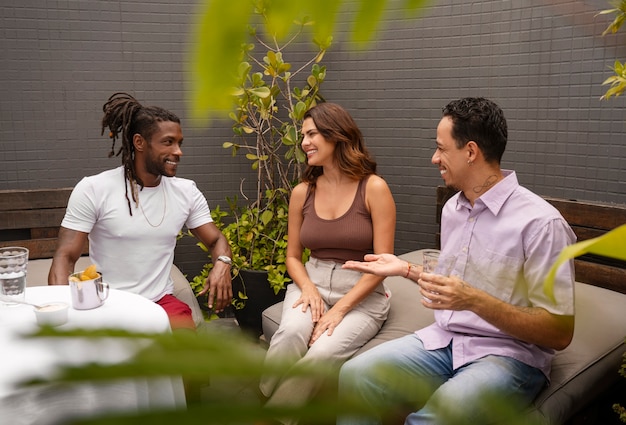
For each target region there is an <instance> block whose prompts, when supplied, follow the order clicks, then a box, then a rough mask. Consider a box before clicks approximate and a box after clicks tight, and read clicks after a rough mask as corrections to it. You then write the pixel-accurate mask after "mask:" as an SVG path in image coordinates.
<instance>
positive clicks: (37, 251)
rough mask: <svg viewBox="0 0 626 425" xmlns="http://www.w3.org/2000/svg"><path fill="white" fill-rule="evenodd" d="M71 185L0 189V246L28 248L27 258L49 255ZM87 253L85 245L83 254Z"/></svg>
mask: <svg viewBox="0 0 626 425" xmlns="http://www.w3.org/2000/svg"><path fill="white" fill-rule="evenodd" d="M71 193H72V188H62V189H39V190H1V191H0V247H4V246H22V247H24V248H28V250H29V259H39V258H52V256H53V255H54V251H55V250H56V247H57V236H58V235H59V226H60V224H61V221H62V220H63V216H64V215H65V207H66V206H67V201H68V199H69V198H70V194H71ZM88 253H89V246H87V245H86V246H85V248H84V250H83V254H88Z"/></svg>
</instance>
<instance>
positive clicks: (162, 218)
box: [135, 182, 167, 228]
mask: <svg viewBox="0 0 626 425" xmlns="http://www.w3.org/2000/svg"><path fill="white" fill-rule="evenodd" d="M135 184H136V183H135ZM163 185H164V183H163V182H160V183H159V186H161V193H163V216H162V217H161V221H159V223H158V224H152V223H151V222H150V219H149V218H148V216H147V215H146V213H145V211H144V210H143V207H142V206H141V200H139V193H138V194H137V204H139V209H140V210H141V214H143V218H145V219H146V221H147V222H148V224H149V225H150V226H151V227H154V228H157V227H159V226H160V225H161V224H163V220H165V213H166V212H167V196H165V187H163Z"/></svg>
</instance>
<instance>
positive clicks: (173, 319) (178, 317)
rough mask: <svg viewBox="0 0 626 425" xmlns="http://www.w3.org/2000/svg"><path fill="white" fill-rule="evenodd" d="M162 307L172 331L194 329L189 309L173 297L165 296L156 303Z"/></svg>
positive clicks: (194, 325)
mask: <svg viewBox="0 0 626 425" xmlns="http://www.w3.org/2000/svg"><path fill="white" fill-rule="evenodd" d="M156 303H157V304H158V305H160V306H161V307H163V310H165V312H166V313H167V317H169V319H170V326H171V327H172V330H174V329H194V330H195V329H196V324H195V322H194V321H193V317H192V315H191V308H189V306H188V305H187V304H185V303H184V302H182V301H181V300H179V299H178V298H176V297H175V296H174V295H170V294H168V295H165V296H164V297H163V298H161V299H160V300H158V301H157V302H156Z"/></svg>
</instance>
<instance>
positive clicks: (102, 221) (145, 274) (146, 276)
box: [61, 167, 212, 301]
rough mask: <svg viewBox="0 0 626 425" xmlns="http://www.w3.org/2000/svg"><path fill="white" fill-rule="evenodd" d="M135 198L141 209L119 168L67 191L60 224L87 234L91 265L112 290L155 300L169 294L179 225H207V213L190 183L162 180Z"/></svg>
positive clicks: (191, 226) (83, 181) (201, 198)
mask: <svg viewBox="0 0 626 425" xmlns="http://www.w3.org/2000/svg"><path fill="white" fill-rule="evenodd" d="M124 182H126V186H127V187H128V199H130V208H131V210H132V216H131V215H130V212H129V206H128V205H129V201H128V200H127V199H126V193H125V190H124ZM138 194H139V204H140V206H137V205H136V204H135V202H134V201H133V199H132V193H131V188H130V183H129V182H128V181H126V180H125V179H124V168H123V167H118V168H115V169H113V170H108V171H104V172H102V173H100V174H97V175H95V176H89V177H85V178H83V179H82V180H81V181H80V182H79V183H78V184H77V185H76V187H75V188H74V190H73V191H72V194H71V196H70V200H69V202H68V206H67V211H66V213H65V217H64V218H63V222H62V223H61V225H62V226H63V227H65V228H68V229H72V230H77V231H80V232H85V233H89V254H90V255H89V256H90V258H91V261H92V262H93V263H94V264H95V265H96V267H97V270H98V271H100V272H101V273H102V276H103V280H104V281H105V282H108V283H109V285H111V287H112V288H116V289H121V290H125V291H129V292H133V293H136V294H140V295H143V296H144V297H146V298H148V299H150V300H152V301H158V300H159V299H161V298H162V297H163V296H164V295H166V294H171V293H172V292H173V288H174V283H173V281H172V279H171V277H170V269H171V267H172V263H173V262H174V248H175V246H176V237H177V236H178V233H179V232H180V230H181V229H182V228H183V226H184V225H186V226H187V228H189V229H195V228H197V227H199V226H202V225H203V224H206V223H210V222H212V219H211V212H210V210H209V206H208V205H207V201H206V198H205V197H204V195H203V194H202V193H201V192H200V191H199V190H198V188H197V187H196V184H195V182H193V181H192V180H187V179H182V178H178V177H163V178H161V183H160V184H159V185H158V186H157V187H144V188H143V190H139V188H138ZM142 209H143V210H142Z"/></svg>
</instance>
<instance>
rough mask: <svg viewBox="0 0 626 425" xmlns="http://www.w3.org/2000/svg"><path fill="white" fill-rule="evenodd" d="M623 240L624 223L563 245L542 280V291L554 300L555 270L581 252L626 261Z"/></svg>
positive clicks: (624, 238) (625, 233) (625, 228)
mask: <svg viewBox="0 0 626 425" xmlns="http://www.w3.org/2000/svg"><path fill="white" fill-rule="evenodd" d="M624 241H626V224H624V225H622V226H620V227H617V228H615V229H613V230H611V231H610V232H608V233H605V234H604V235H602V236H598V237H596V238H593V239H587V240H584V241H582V242H578V243H575V244H573V245H569V246H567V247H565V248H564V249H563V251H561V253H560V255H559V257H558V258H557V260H556V262H555V263H554V265H553V266H552V268H551V269H550V271H549V272H548V276H547V277H546V279H545V282H544V287H543V290H544V292H545V293H546V295H548V296H549V297H551V298H552V299H553V300H554V278H555V276H556V272H557V270H558V269H559V267H561V265H562V264H563V263H564V262H566V261H568V260H570V259H572V258H575V257H578V256H580V255H583V254H597V255H602V256H605V257H609V258H616V259H618V260H624V261H626V249H624Z"/></svg>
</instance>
